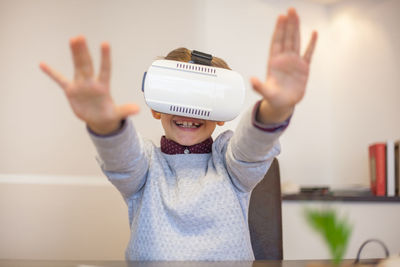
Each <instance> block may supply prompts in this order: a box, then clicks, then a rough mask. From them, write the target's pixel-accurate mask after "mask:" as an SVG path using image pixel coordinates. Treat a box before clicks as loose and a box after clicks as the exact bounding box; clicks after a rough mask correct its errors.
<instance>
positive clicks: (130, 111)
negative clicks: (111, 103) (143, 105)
mask: <svg viewBox="0 0 400 267" xmlns="http://www.w3.org/2000/svg"><path fill="white" fill-rule="evenodd" d="M139 110H140V108H139V106H138V105H136V104H125V105H122V106H119V107H118V113H119V115H120V117H121V118H127V117H129V116H131V115H135V114H137V113H139Z"/></svg>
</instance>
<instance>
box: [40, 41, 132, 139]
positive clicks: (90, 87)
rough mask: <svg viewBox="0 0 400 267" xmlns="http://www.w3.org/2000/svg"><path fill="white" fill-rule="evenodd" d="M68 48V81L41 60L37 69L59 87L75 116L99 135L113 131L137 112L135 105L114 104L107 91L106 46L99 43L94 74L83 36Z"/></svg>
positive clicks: (108, 60) (108, 86) (108, 69)
mask: <svg viewBox="0 0 400 267" xmlns="http://www.w3.org/2000/svg"><path fill="white" fill-rule="evenodd" d="M70 47H71V52H72V57H73V62H74V70H75V75H74V79H73V80H72V81H69V80H68V79H66V78H65V77H64V76H63V75H61V74H60V73H58V72H56V71H55V70H53V69H52V68H50V67H49V66H48V65H46V64H45V63H41V64H40V67H41V69H42V70H43V71H44V72H45V73H46V74H47V75H48V76H49V77H50V78H52V79H53V80H54V81H55V82H57V83H58V84H59V85H60V87H61V88H62V89H63V91H64V93H65V95H66V97H67V99H68V101H69V104H70V106H71V108H72V110H73V111H74V113H75V115H76V116H77V117H78V118H79V119H81V120H83V121H85V122H86V123H87V124H88V126H89V127H90V128H91V129H92V130H94V131H95V132H96V133H99V134H107V133H110V132H112V131H114V130H116V129H117V128H118V127H119V125H120V122H121V120H123V119H124V118H126V117H127V116H129V115H132V114H135V113H137V112H138V110H139V108H138V106H137V105H135V104H127V105H123V106H117V105H115V104H114V101H113V99H112V97H111V93H110V76H111V60H110V46H109V44H107V43H103V44H102V46H101V64H100V71H99V74H98V75H97V76H95V74H94V68H93V63H92V59H91V57H90V54H89V50H88V48H87V45H86V40H85V38H84V37H83V36H78V37H75V38H72V39H71V41H70Z"/></svg>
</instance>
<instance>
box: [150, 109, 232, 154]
mask: <svg viewBox="0 0 400 267" xmlns="http://www.w3.org/2000/svg"><path fill="white" fill-rule="evenodd" d="M152 113H153V117H154V118H156V119H160V120H161V124H162V126H163V128H164V132H165V137H166V138H167V139H169V140H172V141H175V142H176V143H178V144H180V145H183V146H192V145H195V144H198V143H201V142H203V141H204V140H206V139H208V138H209V137H210V136H211V134H212V133H213V132H214V129H215V127H216V126H217V125H220V126H222V125H223V124H224V122H216V121H207V120H201V119H194V118H188V117H181V116H177V115H170V114H164V113H158V112H155V111H152Z"/></svg>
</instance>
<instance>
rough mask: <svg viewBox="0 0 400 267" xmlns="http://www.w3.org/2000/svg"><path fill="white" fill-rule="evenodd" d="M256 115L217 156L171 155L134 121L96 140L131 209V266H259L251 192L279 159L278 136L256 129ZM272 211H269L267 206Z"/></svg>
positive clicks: (227, 136) (215, 150)
mask: <svg viewBox="0 0 400 267" xmlns="http://www.w3.org/2000/svg"><path fill="white" fill-rule="evenodd" d="M251 116H252V115H251V111H248V112H247V113H246V114H244V115H243V117H242V119H241V122H240V123H239V125H238V128H237V130H236V131H235V134H233V132H232V131H226V132H224V133H222V134H221V135H219V136H218V137H217V138H216V140H215V141H214V143H213V146H212V153H208V154H178V155H167V154H164V153H162V152H161V150H160V148H159V147H157V146H155V145H154V144H153V143H152V142H150V141H145V140H143V139H141V138H140V137H139V136H138V134H137V133H136V131H135V129H134V126H133V124H132V123H131V122H130V121H129V120H127V123H125V125H124V127H123V129H122V130H121V131H120V132H119V133H118V134H116V135H114V136H111V137H98V136H95V135H93V134H92V135H91V138H92V140H93V142H94V144H95V146H96V148H97V151H98V154H99V162H100V164H101V168H102V170H103V171H104V173H105V174H106V175H107V177H108V178H109V180H110V181H111V182H112V183H113V184H114V185H115V186H116V187H117V188H118V190H119V191H120V192H121V193H122V195H123V197H124V199H125V201H126V203H127V205H128V210H129V221H130V226H131V238H130V241H129V244H128V247H127V250H126V258H127V260H137V261H144V260H153V261H155V260H157V261H165V260H195V261H204V260H208V261H211V260H212V261H222V260H253V259H254V255H253V251H252V247H251V242H250V234H249V228H248V221H247V218H248V206H249V200H250V194H251V191H252V189H253V188H254V187H255V186H256V184H257V183H258V182H259V181H260V180H261V179H262V178H263V177H264V175H265V173H266V171H267V170H268V168H269V166H270V164H271V162H272V160H273V158H274V157H275V156H276V155H278V154H279V151H280V146H279V143H278V137H279V136H280V134H281V132H282V131H278V132H274V133H269V132H265V131H261V130H259V129H257V128H255V127H254V126H253V125H252V123H251V121H252V118H251ZM260 208H265V207H260Z"/></svg>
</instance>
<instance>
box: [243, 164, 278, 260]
mask: <svg viewBox="0 0 400 267" xmlns="http://www.w3.org/2000/svg"><path fill="white" fill-rule="evenodd" d="M249 229H250V237H251V244H252V247H253V251H254V256H255V258H256V260H282V259H283V248H282V198H281V182H280V172H279V163H278V160H277V159H274V161H273V162H272V164H271V167H270V168H269V170H268V172H267V173H266V175H265V176H264V179H263V180H262V181H261V182H260V183H258V184H257V186H256V187H255V188H254V189H253V192H252V194H251V198H250V205H249Z"/></svg>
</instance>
